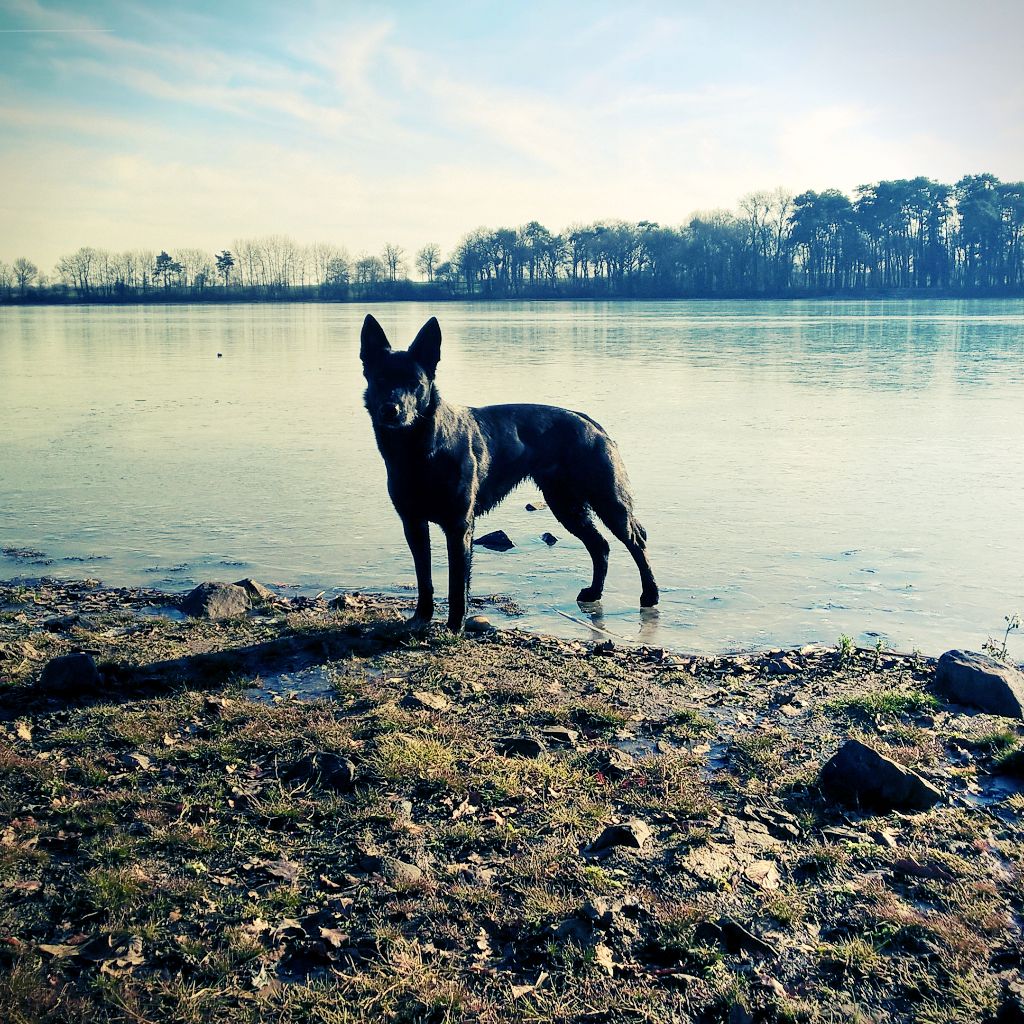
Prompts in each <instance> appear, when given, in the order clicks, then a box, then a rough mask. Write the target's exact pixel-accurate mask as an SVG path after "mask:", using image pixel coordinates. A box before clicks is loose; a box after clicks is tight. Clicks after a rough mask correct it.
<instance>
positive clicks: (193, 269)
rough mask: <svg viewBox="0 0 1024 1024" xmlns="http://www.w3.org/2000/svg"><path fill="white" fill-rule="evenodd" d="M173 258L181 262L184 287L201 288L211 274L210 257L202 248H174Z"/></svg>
mask: <svg viewBox="0 0 1024 1024" xmlns="http://www.w3.org/2000/svg"><path fill="white" fill-rule="evenodd" d="M174 260H175V262H176V263H180V264H181V268H182V277H183V279H184V280H183V283H184V285H185V287H186V288H199V289H202V287H203V286H204V284H205V283H206V282H207V281H208V280H209V279H210V277H211V275H212V274H213V267H212V265H211V264H210V257H209V256H207V254H206V253H205V252H203V250H202V249H175V250H174Z"/></svg>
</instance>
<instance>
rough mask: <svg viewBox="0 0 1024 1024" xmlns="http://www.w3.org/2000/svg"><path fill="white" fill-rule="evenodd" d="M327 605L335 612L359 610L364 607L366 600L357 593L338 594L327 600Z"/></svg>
mask: <svg viewBox="0 0 1024 1024" xmlns="http://www.w3.org/2000/svg"><path fill="white" fill-rule="evenodd" d="M327 607H328V608H333V609H334V610H335V611H336V612H361V611H362V610H363V609H364V608H365V607H366V601H365V600H363V598H361V597H360V596H358V595H357V594H338V596H337V597H332V598H331V599H330V601H328V602H327Z"/></svg>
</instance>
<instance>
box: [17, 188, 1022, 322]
mask: <svg viewBox="0 0 1024 1024" xmlns="http://www.w3.org/2000/svg"><path fill="white" fill-rule="evenodd" d="M1022 243H1024V182H1002V181H1000V180H999V179H998V178H997V177H995V175H992V174H973V175H967V176H965V177H963V178H961V179H960V180H959V181H958V182H957V183H956V184H955V185H946V184H942V183H941V182H937V181H933V180H932V179H930V178H924V177H918V178H903V179H898V180H894V181H879V182H877V183H875V184H872V185H862V186H860V187H858V188H857V189H856V190H855V194H854V195H853V196H852V197H851V196H848V195H846V194H845V193H843V192H841V191H839V190H837V189H826V190H825V191H823V192H813V191H808V192H803V193H801V194H800V195H796V196H794V195H791V194H790V193H788V192H786V191H785V190H783V189H776V190H774V191H771V192H752V193H750V194H749V195H747V196H744V197H743V199H742V200H740V203H739V207H738V209H737V210H733V211H730V210H712V211H709V212H702V213H697V214H695V215H694V216H693V217H691V218H690V220H689V222H688V223H686V224H684V225H682V226H662V225H660V224H657V223H655V222H653V221H646V220H643V221H639V222H636V223H633V222H627V221H622V220H608V221H598V222H595V223H593V224H574V225H571V226H569V227H568V228H566V229H565V230H564V231H562V232H560V233H555V232H552V231H550V230H549V229H548V228H546V227H544V225H542V224H540V223H538V222H537V221H531V222H530V223H528V224H524V225H522V226H520V227H508V228H497V229H491V228H478V229H477V230H476V231H472V232H470V233H469V234H467V235H466V236H465V237H464V238H463V239H462V240H461V241H460V242H459V244H458V245H457V246H456V247H455V249H454V250H453V251H452V252H451V253H449V254H448V255H447V256H446V257H445V258H444V259H442V253H441V249H440V247H439V246H437V245H435V244H432V243H431V244H427V245H424V246H423V247H422V248H420V249H419V250H418V251H417V252H416V253H415V254H414V255H413V256H412V267H411V268H410V265H409V258H408V254H407V253H406V252H405V251H404V250H403V249H402V248H401V247H400V246H397V245H392V244H386V245H385V246H384V247H383V249H382V250H381V252H380V253H379V254H368V253H363V254H360V255H358V256H357V257H355V258H352V257H350V256H349V254H348V253H347V252H346V250H345V249H343V248H342V247H340V246H337V245H334V244H331V243H326V242H324V243H316V244H313V245H300V244H298V243H296V242H295V241H293V240H292V239H290V238H288V237H287V236H284V235H271V236H267V237H263V238H252V239H240V240H237V241H235V242H234V243H233V245H232V247H231V248H230V249H224V250H222V251H221V252H219V253H215V254H209V253H206V252H204V251H203V250H201V249H194V248H186V249H176V250H171V251H167V250H161V251H159V252H156V251H149V250H134V251H131V252H122V253H111V252H107V251H105V250H103V249H95V248H92V247H83V248H80V249H78V250H77V251H76V252H74V253H71V254H70V255H67V256H64V257H62V258H61V259H60V260H59V261H58V263H57V265H56V267H55V268H54V270H53V272H52V273H51V274H43V273H41V272H40V271H39V268H38V267H37V266H36V265H35V264H34V263H32V262H31V261H30V260H29V259H27V258H25V257H19V258H18V259H16V260H14V262H13V263H12V264H11V265H10V266H8V265H7V264H4V263H2V262H0V300H3V301H8V302H32V301H44V302H45V301H113V302H116V301H139V300H146V301H154V300H157V301H159V300H167V301H195V300H197V299H337V300H346V299H354V300H368V299H389V298H391V299H410V298H546V297H568V298H575V297H579V298H584V297H652V298H654V297H657V298H674V297H705V296H709V297H710V296H721V297H743V296H785V295H856V294H871V293H876V294H877V293H894V292H896V293H912V294H929V293H931V294H1021V293H1022V292H1024V251H1022V247H1024V246H1022ZM410 271H411V272H412V273H414V274H415V275H416V277H417V279H416V280H413V279H412V278H411V277H410Z"/></svg>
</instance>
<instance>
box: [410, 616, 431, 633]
mask: <svg viewBox="0 0 1024 1024" xmlns="http://www.w3.org/2000/svg"><path fill="white" fill-rule="evenodd" d="M405 624H406V626H407V627H408V628H409V629H412V630H415V631H416V632H417V633H422V632H423V630H425V629H426V628H427V627H428V626H429V625H430V616H429V615H414V616H413V617H412V618H411V619H406V620H405Z"/></svg>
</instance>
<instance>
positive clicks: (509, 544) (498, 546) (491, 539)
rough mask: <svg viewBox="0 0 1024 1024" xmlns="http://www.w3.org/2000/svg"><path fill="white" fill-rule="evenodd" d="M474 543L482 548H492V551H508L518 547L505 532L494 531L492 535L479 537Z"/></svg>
mask: <svg viewBox="0 0 1024 1024" xmlns="http://www.w3.org/2000/svg"><path fill="white" fill-rule="evenodd" d="M473 543H474V544H478V545H479V546H480V547H482V548H490V549H491V550H492V551H508V550H509V549H510V548H514V547H515V546H516V545H515V542H514V541H513V540H512V538H511V537H510V536H509V535H508V534H507V533H506V532H505V531H504V530H494V531H493V532H491V533H485V534H484V535H483V536H482V537H477V538H476V539H475V540H474V541H473Z"/></svg>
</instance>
